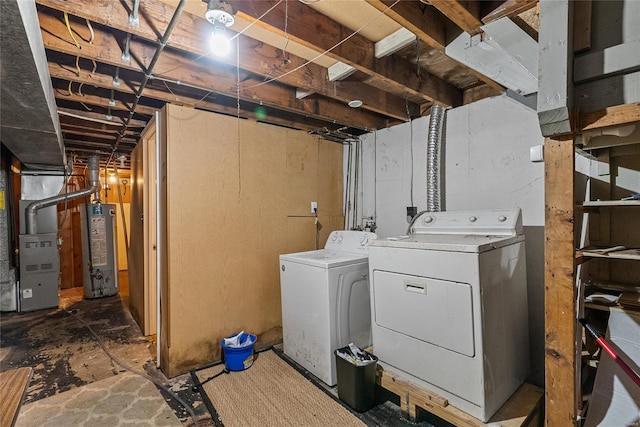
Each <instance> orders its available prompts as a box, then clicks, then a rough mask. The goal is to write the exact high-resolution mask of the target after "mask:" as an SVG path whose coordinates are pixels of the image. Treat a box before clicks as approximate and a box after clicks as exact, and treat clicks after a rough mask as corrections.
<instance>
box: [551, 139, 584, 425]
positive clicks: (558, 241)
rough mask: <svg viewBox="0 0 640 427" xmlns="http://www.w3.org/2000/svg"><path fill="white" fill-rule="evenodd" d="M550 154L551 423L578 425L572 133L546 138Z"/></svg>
mask: <svg viewBox="0 0 640 427" xmlns="http://www.w3.org/2000/svg"><path fill="white" fill-rule="evenodd" d="M544 156H545V163H544V164H545V186H544V187H545V227H544V230H545V247H544V249H545V401H546V405H545V410H546V416H545V420H546V425H548V426H561V425H562V426H573V425H576V416H577V391H576V363H577V360H576V348H577V347H576V346H577V345H578V343H577V342H576V328H577V326H576V325H577V321H576V286H575V264H574V262H575V244H574V206H575V200H574V149H573V138H571V137H569V138H567V137H564V138H562V139H547V140H546V141H545V144H544Z"/></svg>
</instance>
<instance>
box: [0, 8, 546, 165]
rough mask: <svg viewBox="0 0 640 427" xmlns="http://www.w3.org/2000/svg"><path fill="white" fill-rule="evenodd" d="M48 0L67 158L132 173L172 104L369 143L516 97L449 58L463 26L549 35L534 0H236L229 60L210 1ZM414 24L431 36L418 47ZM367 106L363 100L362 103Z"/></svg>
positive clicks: (47, 39)
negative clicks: (412, 122)
mask: <svg viewBox="0 0 640 427" xmlns="http://www.w3.org/2000/svg"><path fill="white" fill-rule="evenodd" d="M212 1H216V3H218V1H217V0H212ZM36 3H37V15H38V20H39V25H40V34H41V36H42V43H43V47H44V49H45V53H46V60H47V66H48V71H49V74H50V78H51V85H52V88H53V94H54V96H55V102H56V106H57V114H58V119H59V122H60V126H61V131H62V139H63V143H64V147H65V150H66V153H67V154H75V155H78V156H80V157H81V156H86V154H87V153H89V152H97V153H100V154H103V158H105V159H107V158H109V159H116V158H118V157H119V156H121V155H122V154H124V155H126V157H127V162H126V165H127V166H128V155H129V153H130V152H131V150H132V149H133V148H134V147H135V145H136V143H137V140H138V137H139V135H140V133H141V131H142V130H143V129H144V127H145V125H146V123H147V122H148V120H149V119H150V118H151V116H152V115H153V113H154V111H155V110H156V109H159V108H161V107H162V106H163V105H164V104H165V103H167V102H170V103H176V104H181V105H188V106H192V107H194V108H198V109H203V110H208V111H213V112H217V113H222V114H228V115H233V116H238V117H241V118H246V119H253V120H258V121H261V122H266V123H271V124H274V125H281V126H287V127H291V128H295V129H301V130H304V131H309V132H314V133H320V134H322V132H327V133H330V134H334V135H335V134H336V132H337V133H338V134H344V135H354V136H355V135H360V134H362V133H365V132H369V131H371V130H374V129H381V128H385V127H388V126H391V125H394V124H397V123H400V122H403V121H407V120H409V119H413V118H416V117H419V116H422V115H425V114H428V112H429V110H430V107H431V106H432V105H433V104H434V103H437V104H440V105H443V106H458V105H461V104H463V103H467V102H471V101H474V100H477V99H480V98H482V97H486V96H493V95H497V94H499V93H501V92H503V91H504V90H505V88H503V87H502V86H501V85H500V84H498V83H496V82H495V81H493V80H492V79H491V78H490V77H488V76H485V75H482V74H480V73H479V72H477V71H474V70H472V69H470V68H468V67H467V66H465V65H463V64H461V63H459V62H457V61H455V60H453V59H451V58H450V57H448V56H447V55H445V47H446V46H447V44H448V43H450V42H451V41H453V40H454V39H456V38H457V37H458V36H460V34H462V33H463V32H466V33H468V34H469V37H471V36H472V35H477V34H480V35H482V33H483V29H482V28H481V27H482V26H483V25H485V24H487V23H489V22H493V21H496V20H498V19H509V20H511V21H513V22H515V23H516V24H517V25H518V26H519V27H520V28H522V29H523V30H524V31H526V32H527V34H529V36H531V37H532V38H534V39H535V38H536V37H537V33H536V29H537V23H536V19H537V15H536V9H537V8H536V5H537V2H536V1H532V0H507V1H463V0H430V1H427V0H422V1H409V0H403V1H388V0H347V1H337V0H315V1H314V0H261V1H235V0H230V1H228V2H227V4H228V6H230V7H231V9H232V10H233V13H234V18H235V24H234V25H233V26H232V27H230V28H229V29H227V31H226V33H227V34H228V35H229V36H232V37H233V39H232V50H231V52H230V53H229V54H228V55H227V56H224V57H218V56H215V55H214V54H213V53H212V52H211V48H210V36H211V32H212V30H213V26H212V24H210V23H209V22H208V21H207V20H206V19H205V18H204V14H205V12H206V10H207V3H205V2H203V1H200V0H187V1H185V2H181V1H178V0H141V1H139V3H138V2H136V1H135V0H121V1H113V0H102V1H88V0H37V1H36ZM136 6H137V7H138V14H137V17H138V23H137V24H136V23H135V22H134V23H132V21H134V20H133V19H131V18H134V17H135V16H133V15H134V14H133V13H132V11H133V10H134V9H135V8H136ZM174 17H175V20H176V21H175V22H176V23H175V26H174V27H173V28H172V29H171V31H170V34H168V35H167V34H166V33H167V27H168V26H169V24H170V22H171V20H172V18H174ZM67 22H68V24H67ZM5 24H6V20H3V22H2V25H3V27H4V26H5ZM11 24H12V25H14V23H11ZM403 29H404V33H403V34H404V37H405V43H404V44H403V45H400V46H398V47H396V49H395V51H394V52H393V53H392V54H389V55H386V56H382V57H379V58H376V55H375V52H376V43H379V46H380V44H382V45H384V46H390V45H391V46H392V45H393V43H392V41H393V40H394V37H395V36H394V35H397V34H399V33H397V32H398V31H399V30H403ZM406 30H408V31H410V32H411V33H413V34H415V35H416V36H417V38H416V39H414V40H412V41H409V42H407V41H406V32H407V31H406ZM409 36H411V35H410V34H409ZM163 38H164V39H166V42H167V44H166V47H164V48H163V47H162V46H161V43H160V41H161V40H162V39H163ZM2 59H3V62H4V60H5V58H4V56H3V58H2ZM337 69H339V70H341V71H343V70H347V71H349V72H347V73H344V75H345V77H343V78H342V79H333V78H332V76H333V74H330V73H329V70H332V71H335V70H337ZM3 72H4V70H3ZM12 72H16V71H15V70H14V71H12ZM141 88H142V89H141ZM353 100H360V101H362V106H361V107H359V108H351V107H349V105H348V103H349V102H350V101H353ZM4 102H5V99H3V104H4ZM34 150H35V145H34ZM18 157H20V156H18ZM21 160H22V159H21ZM30 161H33V159H30Z"/></svg>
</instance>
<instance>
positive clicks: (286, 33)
mask: <svg viewBox="0 0 640 427" xmlns="http://www.w3.org/2000/svg"><path fill="white" fill-rule="evenodd" d="M288 28H289V0H284V36H285V38H286V41H285V43H284V48H283V49H282V56H283V58H284V60H285V63H287V64H288V63H289V62H291V61H289V58H288V57H287V46H289V31H288Z"/></svg>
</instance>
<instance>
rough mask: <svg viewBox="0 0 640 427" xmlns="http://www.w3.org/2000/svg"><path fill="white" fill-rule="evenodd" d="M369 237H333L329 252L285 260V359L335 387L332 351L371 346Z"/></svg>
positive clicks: (282, 258) (336, 234) (350, 233)
mask: <svg viewBox="0 0 640 427" xmlns="http://www.w3.org/2000/svg"><path fill="white" fill-rule="evenodd" d="M375 238H376V235H375V234H373V233H368V232H364V231H334V232H332V233H331V234H330V235H329V238H328V239H327V243H326V244H325V248H324V249H320V250H316V251H308V252H298V253H293V254H286V255H280V289H281V295H282V335H283V347H284V348H283V349H284V353H285V354H286V355H287V356H289V357H290V358H292V359H293V360H295V361H296V362H297V363H299V364H300V365H302V366H303V367H304V368H305V369H307V370H308V371H309V372H311V373H312V374H313V375H315V376H316V377H318V378H319V379H320V380H322V381H323V382H325V383H327V384H328V385H330V386H334V385H335V384H336V362H335V356H334V355H333V351H334V350H335V349H337V348H340V347H344V346H346V345H348V344H349V343H351V342H353V343H354V344H355V345H357V346H359V347H360V348H363V347H368V346H370V345H371V303H370V298H369V281H368V276H369V262H368V251H367V247H368V243H369V241H371V240H373V239H375Z"/></svg>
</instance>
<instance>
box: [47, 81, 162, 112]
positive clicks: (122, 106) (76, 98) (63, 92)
mask: <svg viewBox="0 0 640 427" xmlns="http://www.w3.org/2000/svg"><path fill="white" fill-rule="evenodd" d="M74 87H75V89H74ZM77 88H78V85H75V86H72V90H77ZM88 90H89V88H85V89H84V90H83V95H82V96H81V95H79V94H78V93H77V92H72V93H71V94H69V91H68V90H67V89H62V88H59V87H57V88H54V90H53V93H54V95H55V98H56V99H59V100H64V101H72V102H82V103H83V104H86V105H95V106H98V107H104V108H111V109H112V110H113V111H127V112H129V111H131V105H130V104H129V105H127V103H125V102H123V101H121V100H119V99H115V98H114V105H109V97H108V96H104V97H103V96H97V95H92V94H89V93H85V92H86V91H88ZM156 110H157V108H155V107H150V106H147V105H143V104H138V105H137V107H136V114H142V115H144V116H152V115H153V113H154V112H155V111H156Z"/></svg>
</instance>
